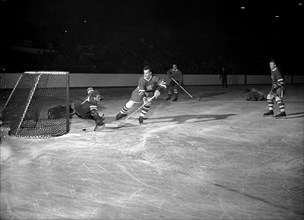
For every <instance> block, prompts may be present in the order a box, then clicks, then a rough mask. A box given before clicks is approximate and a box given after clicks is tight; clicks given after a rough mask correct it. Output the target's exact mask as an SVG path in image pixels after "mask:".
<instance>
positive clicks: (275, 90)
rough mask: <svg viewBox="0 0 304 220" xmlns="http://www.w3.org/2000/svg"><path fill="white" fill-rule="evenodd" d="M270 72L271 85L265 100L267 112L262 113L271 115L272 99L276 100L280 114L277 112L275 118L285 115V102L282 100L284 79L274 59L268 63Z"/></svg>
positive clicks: (272, 113)
mask: <svg viewBox="0 0 304 220" xmlns="http://www.w3.org/2000/svg"><path fill="white" fill-rule="evenodd" d="M269 66H270V72H271V80H272V87H271V90H270V92H269V94H268V95H267V102H268V110H269V111H268V112H266V113H265V114H264V116H273V115H274V112H273V104H274V100H275V101H276V102H277V104H278V106H279V109H280V114H277V115H276V116H275V118H284V117H286V112H285V104H284V101H283V96H284V84H285V83H284V80H283V77H282V74H281V73H280V71H279V69H278V67H277V65H276V63H275V61H274V60H273V59H272V60H270V63H269Z"/></svg>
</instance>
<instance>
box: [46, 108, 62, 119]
mask: <svg viewBox="0 0 304 220" xmlns="http://www.w3.org/2000/svg"><path fill="white" fill-rule="evenodd" d="M65 116H66V106H62V105H58V106H54V107H52V108H50V109H49V110H48V119H58V118H64V117H65Z"/></svg>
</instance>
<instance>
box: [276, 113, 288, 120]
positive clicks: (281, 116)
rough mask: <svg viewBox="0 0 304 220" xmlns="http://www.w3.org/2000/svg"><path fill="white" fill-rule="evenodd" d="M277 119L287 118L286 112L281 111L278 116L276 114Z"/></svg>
mask: <svg viewBox="0 0 304 220" xmlns="http://www.w3.org/2000/svg"><path fill="white" fill-rule="evenodd" d="M274 117H275V118H276V119H279V118H285V117H286V113H285V112H281V113H280V114H277V115H276V116H274Z"/></svg>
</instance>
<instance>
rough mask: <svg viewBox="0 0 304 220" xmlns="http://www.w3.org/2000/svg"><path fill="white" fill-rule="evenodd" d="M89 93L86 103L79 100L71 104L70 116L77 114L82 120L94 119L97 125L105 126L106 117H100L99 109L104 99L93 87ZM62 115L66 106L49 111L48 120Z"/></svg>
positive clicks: (88, 90) (89, 89)
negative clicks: (99, 104)
mask: <svg viewBox="0 0 304 220" xmlns="http://www.w3.org/2000/svg"><path fill="white" fill-rule="evenodd" d="M87 92H88V96H87V97H86V99H85V100H84V101H79V100H77V101H74V102H73V103H71V105H70V115H73V114H76V115H77V116H78V117H80V118H82V119H93V120H94V121H95V123H96V125H103V124H104V120H105V118H104V115H102V116H99V114H98V109H97V103H98V102H100V100H101V99H102V97H101V95H100V92H99V91H98V90H94V89H93V88H92V87H89V88H88V89H87ZM60 108H61V109H60ZM61 113H62V114H65V107H64V106H57V107H53V108H51V109H49V111H48V118H49V119H56V118H60V117H61V115H60V114H61Z"/></svg>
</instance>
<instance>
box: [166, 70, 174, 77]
mask: <svg viewBox="0 0 304 220" xmlns="http://www.w3.org/2000/svg"><path fill="white" fill-rule="evenodd" d="M167 75H168V77H169V79H171V78H172V77H173V74H172V71H171V69H169V70H168V71H167Z"/></svg>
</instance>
